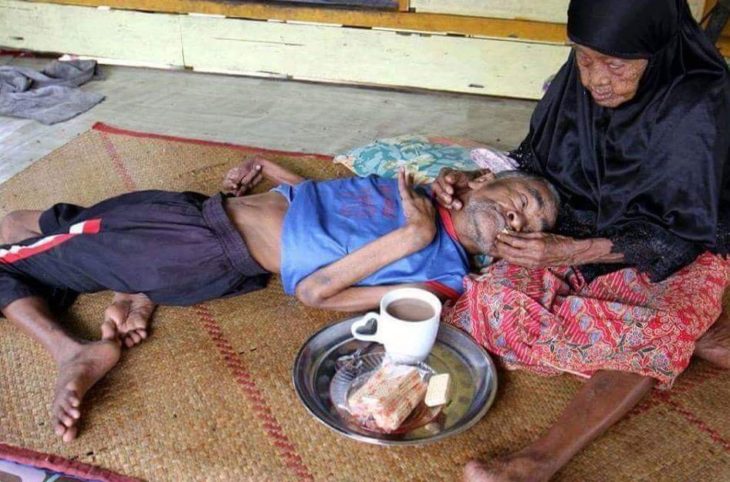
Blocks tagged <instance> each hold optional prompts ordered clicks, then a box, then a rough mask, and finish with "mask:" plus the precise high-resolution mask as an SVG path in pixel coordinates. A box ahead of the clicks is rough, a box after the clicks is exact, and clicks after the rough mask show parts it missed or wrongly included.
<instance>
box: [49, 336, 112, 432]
mask: <svg viewBox="0 0 730 482" xmlns="http://www.w3.org/2000/svg"><path fill="white" fill-rule="evenodd" d="M120 354H121V347H120V345H119V342H118V341H117V340H101V341H97V342H92V343H84V344H78V345H77V346H76V347H75V348H74V349H71V350H69V353H68V354H67V355H65V356H63V357H62V358H61V360H60V361H59V363H58V380H57V381H56V391H55V394H54V397H53V404H52V406H51V412H52V417H53V428H54V431H55V432H56V435H58V436H59V437H61V438H62V439H63V441H64V442H70V441H71V440H73V439H74V438H76V434H77V433H78V426H77V424H78V421H79V418H80V417H81V404H82V402H83V399H84V396H85V395H86V392H87V391H88V390H89V389H90V388H91V387H92V386H94V384H95V383H96V382H98V381H99V380H101V379H102V377H103V376H104V375H106V374H107V372H109V370H111V369H112V368H113V367H114V365H116V364H117V362H118V361H119V356H120Z"/></svg>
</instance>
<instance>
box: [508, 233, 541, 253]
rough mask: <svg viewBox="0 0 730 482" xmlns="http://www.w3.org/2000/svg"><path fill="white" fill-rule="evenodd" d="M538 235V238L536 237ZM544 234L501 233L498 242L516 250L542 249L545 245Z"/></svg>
mask: <svg viewBox="0 0 730 482" xmlns="http://www.w3.org/2000/svg"><path fill="white" fill-rule="evenodd" d="M535 235H537V236H535ZM542 239H543V233H524V234H522V233H512V232H510V233H499V234H498V235H497V240H498V241H500V242H502V243H504V244H508V245H510V246H512V247H515V248H520V249H525V250H536V249H541V248H542V247H543V245H544V242H543V241H542Z"/></svg>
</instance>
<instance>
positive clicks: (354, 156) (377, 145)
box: [334, 135, 514, 182]
mask: <svg viewBox="0 0 730 482" xmlns="http://www.w3.org/2000/svg"><path fill="white" fill-rule="evenodd" d="M334 160H335V162H337V163H340V164H343V165H345V166H346V167H348V168H349V169H350V170H351V171H352V172H354V173H355V174H357V175H358V176H363V177H364V176H369V175H371V174H377V175H379V176H382V177H391V178H392V177H395V176H396V174H397V173H398V170H399V169H400V168H401V167H405V168H406V170H407V171H408V172H411V173H413V174H414V175H415V179H416V182H430V181H433V180H434V179H435V178H436V176H438V173H439V171H441V169H443V168H444V167H449V168H452V169H461V170H474V169H479V168H490V169H492V171H494V172H499V171H503V170H505V169H513V168H514V161H512V160H511V159H510V158H509V157H507V155H506V154H505V153H503V152H501V151H498V150H496V149H492V148H490V147H488V146H485V145H484V144H480V143H478V142H474V141H470V140H466V139H458V138H446V137H437V136H416V135H405V136H399V137H392V138H388V139H379V140H377V141H375V142H372V143H370V144H367V145H365V146H362V147H357V148H355V149H352V150H350V151H348V152H346V153H344V154H340V155H338V156H336V157H335V159H334Z"/></svg>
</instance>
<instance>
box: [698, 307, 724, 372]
mask: <svg viewBox="0 0 730 482" xmlns="http://www.w3.org/2000/svg"><path fill="white" fill-rule="evenodd" d="M694 354H695V355H696V356H698V357H699V358H702V359H703V360H707V361H708V362H710V363H713V364H715V365H717V366H719V367H721V368H724V369H726V370H730V313H728V312H727V311H724V312H723V313H722V314H721V315H720V318H719V319H718V320H717V321H716V322H715V324H714V325H712V326H711V327H710V329H709V330H707V333H705V334H704V335H702V337H701V338H700V339H699V340H697V344H696V345H695V351H694Z"/></svg>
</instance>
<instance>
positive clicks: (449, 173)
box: [431, 167, 492, 211]
mask: <svg viewBox="0 0 730 482" xmlns="http://www.w3.org/2000/svg"><path fill="white" fill-rule="evenodd" d="M491 176H492V173H491V171H489V170H488V169H483V170H481V171H469V172H465V171H457V170H455V169H450V168H448V167H445V168H443V169H441V171H440V172H439V175H438V177H437V178H436V179H435V180H434V182H433V185H432V186H431V189H433V194H434V196H435V197H436V201H437V202H438V203H439V204H440V205H442V206H443V207H445V208H446V209H454V210H456V211H458V210H459V209H461V208H462V207H463V203H462V202H461V200H460V199H459V198H460V196H461V194H463V193H464V192H466V191H469V190H472V189H475V188H477V187H478V186H479V185H480V184H481V183H482V182H483V181H484V180H486V179H490V178H491ZM475 181H476V182H475Z"/></svg>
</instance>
